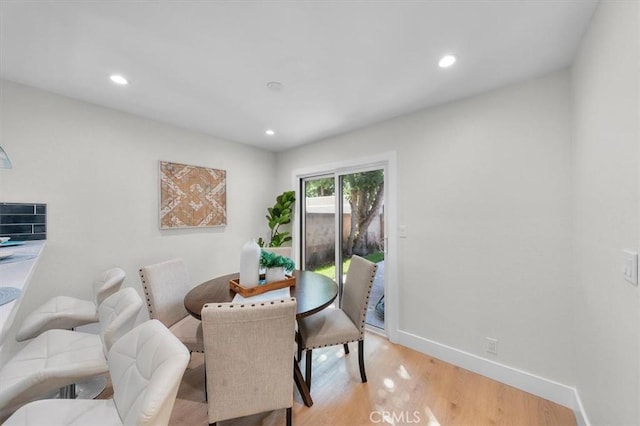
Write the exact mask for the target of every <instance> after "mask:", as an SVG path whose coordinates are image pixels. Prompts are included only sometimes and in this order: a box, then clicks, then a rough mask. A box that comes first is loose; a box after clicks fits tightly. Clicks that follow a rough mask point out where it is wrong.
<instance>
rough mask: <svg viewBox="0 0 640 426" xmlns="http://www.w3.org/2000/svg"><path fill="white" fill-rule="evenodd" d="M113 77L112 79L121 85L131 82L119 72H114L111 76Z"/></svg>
mask: <svg viewBox="0 0 640 426" xmlns="http://www.w3.org/2000/svg"><path fill="white" fill-rule="evenodd" d="M109 78H110V79H111V81H113V82H114V83H116V84H119V85H121V86H126V85H127V84H129V82H128V81H127V79H126V78H124V77H123V76H121V75H118V74H113V75H112V76H111V77H109Z"/></svg>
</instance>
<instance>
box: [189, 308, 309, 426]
mask: <svg viewBox="0 0 640 426" xmlns="http://www.w3.org/2000/svg"><path fill="white" fill-rule="evenodd" d="M295 317H296V300H295V299H294V298H291V299H286V300H273V301H265V302H255V303H247V302H245V303H243V304H234V303H210V304H206V305H205V306H204V307H203V308H202V329H203V333H204V354H205V367H206V381H207V393H208V413H209V423H215V422H218V421H221V420H226V419H232V418H236V417H241V416H247V415H250V414H256V413H261V412H264V411H271V410H277V409H281V408H289V407H291V406H292V405H293V362H294V357H293V355H294V353H293V348H292V346H293V342H294V333H295Z"/></svg>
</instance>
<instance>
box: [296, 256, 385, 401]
mask: <svg viewBox="0 0 640 426" xmlns="http://www.w3.org/2000/svg"><path fill="white" fill-rule="evenodd" d="M376 269H377V265H376V264H375V263H372V262H370V261H368V260H366V259H364V258H362V257H360V256H357V255H354V256H353V257H352V258H351V265H350V266H349V271H348V272H347V278H346V281H345V284H344V290H343V292H342V299H341V305H340V306H341V307H340V308H335V309H324V310H322V311H320V312H318V313H316V314H313V315H310V316H308V317H304V318H300V319H299V320H298V333H297V336H296V337H297V340H298V360H300V358H301V353H302V351H303V350H304V351H306V369H305V381H306V382H307V386H308V387H309V389H311V354H312V351H313V349H316V348H323V347H326V346H336V345H343V346H344V351H345V353H346V354H348V353H349V345H348V343H350V342H356V341H357V342H358V363H359V364H360V378H361V379H362V382H363V383H366V381H367V375H366V372H365V368H364V322H365V318H366V316H367V304H368V303H369V295H370V294H371V286H372V284H373V279H374V278H375V276H376Z"/></svg>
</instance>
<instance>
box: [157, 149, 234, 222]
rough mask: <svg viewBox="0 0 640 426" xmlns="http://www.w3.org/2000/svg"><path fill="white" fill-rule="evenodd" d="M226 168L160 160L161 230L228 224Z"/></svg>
mask: <svg viewBox="0 0 640 426" xmlns="http://www.w3.org/2000/svg"><path fill="white" fill-rule="evenodd" d="M226 187H227V172H226V171H225V170H218V169H209V168H206V167H198V166H189V165H186V164H178V163H169V162H167V161H160V229H168V228H194V227H210V226H224V225H226V224H227V188H226Z"/></svg>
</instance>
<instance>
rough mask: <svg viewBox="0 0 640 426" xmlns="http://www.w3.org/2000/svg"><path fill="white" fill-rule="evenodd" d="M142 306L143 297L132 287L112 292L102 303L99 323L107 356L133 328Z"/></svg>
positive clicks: (99, 310) (99, 311)
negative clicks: (116, 343) (117, 342)
mask: <svg viewBox="0 0 640 426" xmlns="http://www.w3.org/2000/svg"><path fill="white" fill-rule="evenodd" d="M140 308H142V299H141V298H140V296H139V295H138V292H137V291H135V290H134V289H133V288H131V287H127V288H124V289H122V290H120V291H118V292H117V293H114V294H112V295H111V296H109V297H107V298H106V299H105V300H104V302H102V303H101V304H100V306H99V307H98V323H99V324H100V337H101V338H102V345H103V349H104V354H105V356H106V355H107V353H108V352H109V349H111V346H113V344H114V343H115V342H116V341H117V340H118V339H119V338H121V337H122V336H123V335H125V334H126V333H127V332H129V331H130V330H131V329H132V328H133V326H134V324H135V322H136V319H137V317H138V313H139V312H140Z"/></svg>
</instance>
